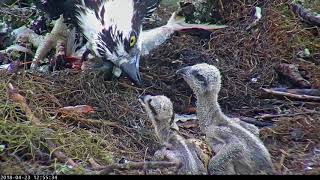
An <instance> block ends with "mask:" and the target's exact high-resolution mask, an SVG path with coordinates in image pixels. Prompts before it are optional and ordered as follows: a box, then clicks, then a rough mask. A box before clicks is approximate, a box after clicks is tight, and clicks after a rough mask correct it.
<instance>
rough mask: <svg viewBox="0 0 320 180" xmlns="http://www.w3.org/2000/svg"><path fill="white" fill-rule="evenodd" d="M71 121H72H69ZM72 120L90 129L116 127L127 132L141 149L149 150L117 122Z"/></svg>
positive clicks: (79, 118)
mask: <svg viewBox="0 0 320 180" xmlns="http://www.w3.org/2000/svg"><path fill="white" fill-rule="evenodd" d="M68 120H70V119H68ZM72 120H74V121H78V122H80V123H81V125H83V126H86V127H88V126H89V125H92V126H94V127H98V128H100V127H101V126H112V127H116V128H118V129H120V130H122V131H123V132H125V133H126V134H127V135H128V136H130V137H131V138H132V139H134V140H135V141H136V142H137V143H138V144H139V145H140V146H141V147H143V148H144V149H146V148H147V146H146V145H144V144H142V143H141V142H140V141H138V140H137V139H136V138H135V137H134V136H133V135H132V134H131V133H129V132H128V131H127V130H125V129H124V128H123V127H121V126H119V125H118V124H117V123H115V122H111V121H99V120H94V119H84V118H81V117H77V118H72Z"/></svg>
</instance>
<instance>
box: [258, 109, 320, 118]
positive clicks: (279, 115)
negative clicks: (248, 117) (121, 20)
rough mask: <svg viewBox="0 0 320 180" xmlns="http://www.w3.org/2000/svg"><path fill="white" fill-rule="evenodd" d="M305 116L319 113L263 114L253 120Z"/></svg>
mask: <svg viewBox="0 0 320 180" xmlns="http://www.w3.org/2000/svg"><path fill="white" fill-rule="evenodd" d="M307 114H320V112H317V111H311V112H302V113H294V114H275V115H274V114H264V115H261V116H255V117H254V118H257V119H272V118H279V117H293V116H299V115H307Z"/></svg>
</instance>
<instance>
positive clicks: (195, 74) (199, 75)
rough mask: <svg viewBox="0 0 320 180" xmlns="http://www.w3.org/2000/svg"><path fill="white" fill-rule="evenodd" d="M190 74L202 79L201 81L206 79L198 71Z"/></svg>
mask: <svg viewBox="0 0 320 180" xmlns="http://www.w3.org/2000/svg"><path fill="white" fill-rule="evenodd" d="M192 74H193V75H194V77H195V78H196V79H197V80H198V81H202V82H205V81H206V78H205V77H204V76H203V75H201V74H199V73H198V72H192Z"/></svg>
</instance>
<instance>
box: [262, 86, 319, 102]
mask: <svg viewBox="0 0 320 180" xmlns="http://www.w3.org/2000/svg"><path fill="white" fill-rule="evenodd" d="M262 90H263V91H265V92H266V93H269V94H272V95H278V96H287V97H291V98H295V99H299V100H308V101H320V96H310V95H299V94H292V93H287V92H281V91H276V90H272V89H265V88H262Z"/></svg>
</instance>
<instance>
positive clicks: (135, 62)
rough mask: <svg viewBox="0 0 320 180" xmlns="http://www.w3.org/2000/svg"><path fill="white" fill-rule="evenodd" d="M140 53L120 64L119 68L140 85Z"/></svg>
mask: <svg viewBox="0 0 320 180" xmlns="http://www.w3.org/2000/svg"><path fill="white" fill-rule="evenodd" d="M139 61H140V55H136V56H134V57H133V59H130V60H129V61H128V62H125V63H123V64H121V65H120V68H121V69H122V70H123V71H124V72H125V73H126V74H127V75H128V77H129V78H130V80H131V81H132V82H133V83H135V84H136V85H138V86H139V85H141V84H142V80H141V76H140V72H139Z"/></svg>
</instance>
